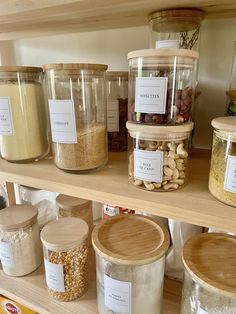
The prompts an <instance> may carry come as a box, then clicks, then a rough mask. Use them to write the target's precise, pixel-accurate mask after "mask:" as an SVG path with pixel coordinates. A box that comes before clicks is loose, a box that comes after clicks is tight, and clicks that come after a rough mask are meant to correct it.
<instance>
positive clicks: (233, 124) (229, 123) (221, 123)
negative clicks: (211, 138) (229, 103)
mask: <svg viewBox="0 0 236 314" xmlns="http://www.w3.org/2000/svg"><path fill="white" fill-rule="evenodd" d="M211 125H212V126H213V128H215V129H218V130H220V131H224V132H229V133H236V116H230V117H219V118H215V119H213V120H212V121H211Z"/></svg>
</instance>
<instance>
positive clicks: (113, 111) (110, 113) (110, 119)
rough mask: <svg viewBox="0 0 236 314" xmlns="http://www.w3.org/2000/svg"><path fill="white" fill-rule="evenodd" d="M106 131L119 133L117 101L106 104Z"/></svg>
mask: <svg viewBox="0 0 236 314" xmlns="http://www.w3.org/2000/svg"><path fill="white" fill-rule="evenodd" d="M107 131H108V132H119V101H118V100H112V101H108V102H107Z"/></svg>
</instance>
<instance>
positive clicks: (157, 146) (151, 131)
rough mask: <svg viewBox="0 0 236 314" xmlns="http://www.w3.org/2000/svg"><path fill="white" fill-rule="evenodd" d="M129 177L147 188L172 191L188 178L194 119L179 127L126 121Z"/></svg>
mask: <svg viewBox="0 0 236 314" xmlns="http://www.w3.org/2000/svg"><path fill="white" fill-rule="evenodd" d="M126 126H127V129H128V131H129V135H130V138H129V180H130V182H131V183H133V184H134V185H135V186H137V187H141V188H144V189H146V190H148V191H173V190H177V189H179V188H180V187H182V186H183V185H184V184H185V183H186V179H187V167H188V156H189V153H188V151H189V143H190V138H191V132H192V130H193V126H194V125H193V122H189V123H186V124H183V125H179V126H151V125H140V124H136V123H134V122H127V124H126Z"/></svg>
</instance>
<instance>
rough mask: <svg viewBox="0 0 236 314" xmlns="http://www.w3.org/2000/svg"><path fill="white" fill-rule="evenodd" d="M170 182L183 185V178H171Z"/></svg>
mask: <svg viewBox="0 0 236 314" xmlns="http://www.w3.org/2000/svg"><path fill="white" fill-rule="evenodd" d="M170 182H171V183H177V184H178V185H183V184H184V180H183V179H177V180H171V181H170Z"/></svg>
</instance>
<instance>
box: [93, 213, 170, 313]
mask: <svg viewBox="0 0 236 314" xmlns="http://www.w3.org/2000/svg"><path fill="white" fill-rule="evenodd" d="M92 240H93V246H94V249H95V251H96V270H97V272H96V273H97V303H98V312H99V314H109V313H113V314H118V313H127V314H143V313H148V314H160V313H161V306H162V291H163V281H164V267H165V253H166V251H167V249H168V246H169V234H168V232H167V230H166V228H165V227H164V226H163V225H162V224H161V223H157V222H155V221H154V220H152V219H150V218H147V217H144V216H141V215H119V216H115V217H112V218H110V219H107V220H103V221H102V222H101V223H100V224H98V225H97V226H96V227H95V228H94V231H93V235H92Z"/></svg>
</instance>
